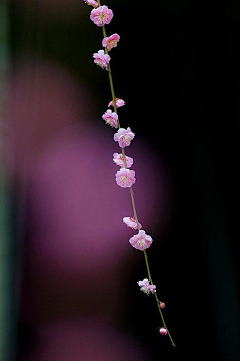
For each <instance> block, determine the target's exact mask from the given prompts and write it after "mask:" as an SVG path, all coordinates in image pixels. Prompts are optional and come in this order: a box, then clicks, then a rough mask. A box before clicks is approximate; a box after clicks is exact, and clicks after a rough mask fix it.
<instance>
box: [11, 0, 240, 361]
mask: <svg viewBox="0 0 240 361" xmlns="http://www.w3.org/2000/svg"><path fill="white" fill-rule="evenodd" d="M104 4H107V5H109V7H111V8H112V9H113V11H114V14H115V15H114V18H113V21H112V23H111V24H110V25H109V26H108V27H107V31H108V34H110V33H111V34H112V33H115V32H117V33H119V34H120V36H121V40H120V43H119V46H118V48H117V49H113V50H112V52H111V57H112V59H111V65H112V70H113V80H114V85H115V92H116V96H117V97H120V98H123V99H124V100H125V101H126V106H125V107H123V108H120V109H119V116H120V122H121V124H122V126H123V127H128V126H130V127H131V128H132V130H133V132H135V133H136V137H135V139H134V141H133V142H132V145H131V147H129V148H127V149H126V154H127V155H129V156H131V157H133V158H134V164H133V167H132V168H133V169H134V170H135V171H136V176H137V181H136V184H135V185H134V187H133V189H134V193H135V196H136V204H137V210H138V216H139V221H140V222H141V223H142V224H143V228H144V230H145V231H146V232H147V233H148V234H150V235H151V236H152V238H153V240H154V242H153V245H152V246H151V248H150V249H149V252H148V255H149V260H150V265H151V271H152V276H153V280H154V283H155V284H156V286H157V289H158V294H159V296H160V298H161V299H162V300H163V301H164V302H165V303H166V308H165V310H164V313H165V315H166V321H167V324H168V326H169V329H170V330H171V334H172V336H173V338H174V341H175V342H176V344H177V348H176V349H172V348H171V346H170V344H169V340H168V339H167V338H164V337H161V336H160V335H159V332H158V328H159V327H160V326H162V325H161V320H160V317H159V313H158V310H157V308H156V304H155V300H154V298H153V297H152V298H151V297H149V298H147V297H144V295H143V294H141V293H140V292H139V287H138V286H137V281H139V280H142V279H143V278H145V277H146V276H147V273H146V267H145V264H144V259H143V255H142V254H141V252H140V251H136V250H134V249H133V248H132V247H131V246H130V244H129V242H128V240H129V238H130V237H131V236H132V235H133V233H134V232H132V231H131V230H130V229H129V228H127V227H126V226H125V225H124V224H123V222H122V218H123V217H124V216H132V206H131V200H130V195H129V191H128V190H127V189H121V188H119V187H118V186H117V185H116V183H115V173H116V171H117V170H118V167H117V166H116V165H115V164H114V163H113V161H112V155H113V153H114V152H117V151H118V150H119V148H118V145H117V143H115V142H114V141H113V134H114V129H111V128H110V127H108V126H106V125H105V124H104V121H103V120H102V118H101V117H102V114H103V113H104V112H105V111H106V110H107V104H108V103H109V101H110V100H111V92H110V88H109V82H108V76H107V72H105V71H104V70H101V69H100V68H98V67H97V66H96V65H94V63H93V58H92V54H93V53H94V52H96V51H98V50H99V49H101V47H102V46H101V40H102V33H101V29H99V28H97V27H96V26H94V25H93V24H92V23H91V21H90V20H89V13H90V11H91V8H90V7H88V6H87V5H85V4H84V2H83V1H82V0H71V1H70V0H69V1H65V0H41V1H40V0H34V1H31V0H21V1H19V0H12V1H9V2H8V4H7V6H8V10H9V30H10V31H9V33H10V49H11V64H10V65H11V66H10V69H11V73H10V74H11V76H10V81H9V88H10V95H9V97H8V104H7V105H8V107H7V110H8V123H6V129H7V133H8V135H7V136H6V139H7V141H8V148H9V150H10V151H9V152H8V153H7V155H6V160H7V167H8V168H7V169H8V172H9V174H10V182H9V184H10V187H11V210H12V223H11V228H12V233H13V235H12V244H13V248H14V252H13V257H12V260H11V265H12V273H13V282H12V283H13V288H14V292H15V293H14V294H13V297H12V299H13V302H14V304H15V307H16V315H15V319H14V320H15V328H14V327H13V333H15V334H16V342H15V343H13V346H12V350H13V351H14V350H16V357H13V358H11V360H10V359H9V360H6V361H12V360H13V359H14V361H15V359H16V360H18V361H40V360H41V361H48V360H56V361H63V360H64V361H65V360H66V361H75V360H83V361H84V360H99V361H101V360H106V361H107V360H152V361H155V360H159V359H161V358H165V359H166V360H168V361H170V360H175V359H176V357H177V358H178V359H180V358H181V357H184V359H185V360H189V361H190V360H192V359H195V358H196V357H197V356H198V357H202V358H205V357H206V354H207V355H208V356H209V357H211V358H213V359H214V360H219V361H239V357H240V349H239V340H238V334H239V332H240V323H239V319H240V318H239V315H240V312H239V262H238V260H237V254H238V252H237V250H238V240H239V226H238V223H239V216H238V213H239V212H238V204H239V200H240V192H239V181H240V179H239V174H238V173H239V172H238V165H239V116H240V106H239V99H240V88H239V84H240V72H239V61H240V53H239V50H238V49H239V46H238V43H239V36H240V25H239V24H240V5H239V3H238V2H236V1H233V0H231V1H230V2H229V1H228V2H227V1H222V2H217V3H216V2H214V1H198V0H197V1H195V2H192V1H188V0H184V1H181V2H176V1H171V0H169V1H163V2H154V3H146V2H144V1H143V2H138V3H136V2H132V3H130V2H129V1H127V0H122V1H115V0H111V1H110V0H109V2H104ZM4 361H5V360H4Z"/></svg>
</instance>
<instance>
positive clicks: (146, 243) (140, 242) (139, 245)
mask: <svg viewBox="0 0 240 361" xmlns="http://www.w3.org/2000/svg"><path fill="white" fill-rule="evenodd" d="M152 241H153V240H152V237H150V236H148V235H147V234H146V232H145V231H143V230H140V231H139V232H138V234H135V235H134V236H133V237H132V238H130V239H129V242H130V244H131V245H132V246H133V247H134V248H136V249H139V250H140V251H144V250H145V249H147V248H149V247H150V246H151V244H152Z"/></svg>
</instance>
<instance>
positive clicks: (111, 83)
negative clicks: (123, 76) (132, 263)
mask: <svg viewBox="0 0 240 361" xmlns="http://www.w3.org/2000/svg"><path fill="white" fill-rule="evenodd" d="M97 2H98V5H99V6H101V3H100V0H97ZM102 31H103V37H104V38H105V37H107V32H106V29H105V26H103V27H102ZM105 53H106V54H108V50H107V48H105ZM108 76H109V83H110V89H111V94H112V100H113V107H114V112H115V113H116V114H118V112H117V105H116V97H115V91H114V85H113V78H112V71H111V66H110V64H108ZM117 122H118V129H119V128H120V127H121V125H120V121H119V118H118V120H117ZM122 156H123V162H124V166H125V168H127V161H126V155H125V151H124V149H122ZM130 196H131V202H132V208H133V214H134V218H135V220H136V222H137V228H138V230H140V224H139V221H138V216H137V209H136V203H135V199H134V193H133V189H132V187H130ZM143 253H144V258H145V263H146V268H147V273H148V278H149V281H150V283H151V284H153V281H152V276H151V272H150V267H149V262H148V257H147V252H146V250H144V251H143ZM155 299H156V302H157V306H158V310H159V313H160V316H161V319H162V323H163V326H164V327H165V328H166V330H167V331H168V329H167V325H166V322H165V320H164V317H163V313H162V310H161V307H160V302H159V299H158V297H157V294H156V293H155ZM168 336H169V338H170V340H171V343H172V346H174V347H175V346H176V345H175V343H174V342H173V339H172V337H171V335H170V333H169V331H168Z"/></svg>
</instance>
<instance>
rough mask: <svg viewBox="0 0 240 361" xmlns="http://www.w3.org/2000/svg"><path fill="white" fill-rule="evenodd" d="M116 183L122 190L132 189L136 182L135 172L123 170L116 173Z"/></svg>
mask: <svg viewBox="0 0 240 361" xmlns="http://www.w3.org/2000/svg"><path fill="white" fill-rule="evenodd" d="M116 182H117V184H118V185H119V186H120V187H122V188H128V187H131V186H132V185H133V184H134V183H135V182H136V178H135V172H134V170H130V169H126V168H121V169H120V170H119V171H118V172H117V173H116Z"/></svg>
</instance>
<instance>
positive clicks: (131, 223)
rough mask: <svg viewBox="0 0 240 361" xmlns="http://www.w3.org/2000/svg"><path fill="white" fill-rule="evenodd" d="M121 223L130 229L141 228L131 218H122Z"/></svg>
mask: <svg viewBox="0 0 240 361" xmlns="http://www.w3.org/2000/svg"><path fill="white" fill-rule="evenodd" d="M123 222H124V223H125V224H126V225H127V226H128V227H130V228H132V229H138V227H139V228H142V225H141V224H140V223H139V222H138V224H137V221H136V219H135V218H133V217H124V218H123Z"/></svg>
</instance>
